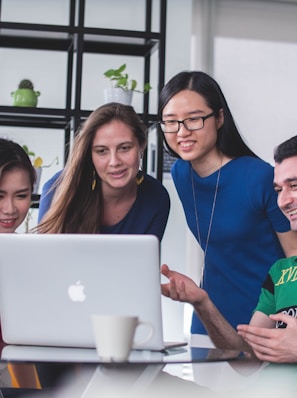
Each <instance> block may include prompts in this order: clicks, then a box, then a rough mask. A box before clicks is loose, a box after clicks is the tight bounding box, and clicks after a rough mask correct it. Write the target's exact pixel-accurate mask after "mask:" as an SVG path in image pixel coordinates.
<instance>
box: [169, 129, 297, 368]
mask: <svg viewBox="0 0 297 398" xmlns="http://www.w3.org/2000/svg"><path fill="white" fill-rule="evenodd" d="M274 160H275V169H274V180H273V185H274V189H275V191H276V192H277V195H278V199H277V203H278V206H279V208H280V209H281V211H282V212H283V214H284V215H285V216H286V217H287V219H288V220H289V222H290V226H291V229H292V231H295V232H296V231H297V210H296V209H297V174H296V170H297V136H295V137H292V138H290V139H288V140H286V141H284V142H283V143H281V144H280V145H279V146H278V147H277V148H276V150H275V152H274ZM296 263H297V251H296V252H295V255H293V256H292V257H287V258H283V259H279V260H277V261H276V262H275V263H274V264H273V265H272V266H271V268H270V270H269V272H268V274H267V276H266V278H265V280H264V282H263V284H262V289H261V293H260V295H259V298H258V303H257V306H256V307H255V309H254V311H253V315H252V317H251V320H250V322H249V324H239V325H237V332H236V330H235V329H234V328H233V327H232V326H231V325H230V324H229V323H228V321H227V320H226V319H225V318H224V317H223V316H222V314H220V312H219V311H218V309H217V307H216V306H215V305H214V303H213V302H212V300H211V299H210V297H209V295H208V294H207V292H206V291H205V290H204V289H201V288H199V287H198V286H197V285H196V284H195V282H194V281H193V280H192V279H191V278H188V277H187V276H186V275H182V274H180V273H178V272H175V271H171V270H170V269H169V268H168V266H167V265H165V264H163V265H162V267H161V273H162V274H163V275H165V276H166V277H167V278H168V279H169V282H168V283H164V284H162V293H163V294H164V295H165V296H167V297H170V298H172V299H173V300H178V301H182V302H187V303H190V304H192V305H193V307H194V309H195V311H196V313H197V314H198V316H199V317H200V319H201V320H202V321H203V323H204V325H205V327H206V328H207V331H208V333H209V335H210V336H211V338H212V341H213V342H214V344H215V345H216V347H219V348H223V349H233V350H238V351H242V352H245V353H246V354H247V355H248V357H251V358H254V357H255V356H256V357H257V358H258V359H259V360H261V361H268V362H277V363H297V339H296V334H297V289H296V287H297V277H296V272H297V266H296Z"/></svg>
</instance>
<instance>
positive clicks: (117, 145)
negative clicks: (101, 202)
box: [92, 120, 143, 192]
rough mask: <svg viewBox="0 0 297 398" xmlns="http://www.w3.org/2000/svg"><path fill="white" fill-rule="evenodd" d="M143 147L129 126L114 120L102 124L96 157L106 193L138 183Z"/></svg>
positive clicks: (97, 139)
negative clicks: (136, 179) (137, 177)
mask: <svg viewBox="0 0 297 398" xmlns="http://www.w3.org/2000/svg"><path fill="white" fill-rule="evenodd" d="M142 151H143V149H142V148H141V147H140V145H139V143H138V140H137V138H136V137H135V135H134V133H133V131H132V130H131V128H130V127H129V126H127V125H126V124H125V123H123V122H121V121H119V120H113V121H111V122H110V123H108V124H105V125H104V126H102V127H100V128H99V129H98V130H97V131H96V134H95V136H94V140H93V143H92V160H93V164H94V167H95V169H96V172H97V174H98V176H99V177H100V179H101V180H102V189H103V192H106V190H110V189H112V190H119V189H126V188H129V187H130V186H131V185H135V184H136V182H135V177H136V175H137V173H138V170H139V163H140V159H141V154H142Z"/></svg>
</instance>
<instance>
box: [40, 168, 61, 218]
mask: <svg viewBox="0 0 297 398" xmlns="http://www.w3.org/2000/svg"><path fill="white" fill-rule="evenodd" d="M61 173H62V170H60V171H58V172H57V173H56V174H55V175H54V176H53V177H52V178H51V179H49V180H48V181H47V182H46V183H45V184H44V185H43V187H42V192H41V196H40V201H39V211H38V223H40V221H41V220H42V218H43V216H44V215H45V213H46V212H47V211H48V209H49V208H50V205H51V203H52V199H53V196H54V193H55V188H54V184H55V182H56V181H57V179H58V178H59V176H60V175H61Z"/></svg>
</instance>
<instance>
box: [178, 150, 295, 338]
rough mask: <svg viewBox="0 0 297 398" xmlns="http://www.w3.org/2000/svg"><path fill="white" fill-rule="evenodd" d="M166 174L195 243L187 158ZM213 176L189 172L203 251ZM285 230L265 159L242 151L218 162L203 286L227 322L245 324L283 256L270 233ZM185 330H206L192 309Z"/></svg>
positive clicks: (286, 229) (212, 191)
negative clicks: (277, 261)
mask: <svg viewBox="0 0 297 398" xmlns="http://www.w3.org/2000/svg"><path fill="white" fill-rule="evenodd" d="M172 177H173V180H174V183H175V187H176V189H177V192H178V195H179V198H180V200H181V202H182V205H183V208H184V212H185V216H186V219H187V224H188V226H189V228H190V230H191V231H192V233H193V234H194V236H195V238H196V239H197V241H198V242H199V238H198V233H197V222H196V217H195V208H194V199H193V192H192V183H191V165H190V163H189V162H187V161H184V160H181V159H179V160H177V161H176V162H175V164H174V165H173V167H172ZM217 177H218V171H216V172H215V173H213V174H211V175H209V176H207V177H203V178H201V177H199V175H197V174H196V173H195V172H193V183H194V187H195V188H194V189H195V196H196V208H197V213H198V221H199V230H200V236H201V246H202V248H203V250H204V249H205V245H206V240H207V234H208V228H209V222H210V215H211V212H212V205H213V199H214V193H215V188H216V183H217ZM289 230H290V224H289V221H288V220H287V219H286V217H285V216H284V215H283V214H282V212H281V211H280V209H279V208H278V206H277V194H276V192H275V191H274V189H273V167H272V166H271V165H270V164H268V163H266V162H264V161H263V160H261V159H258V158H253V157H249V156H244V157H241V158H238V159H234V160H231V161H230V162H229V163H227V164H226V165H224V166H223V167H222V169H221V175H220V180H219V185H218V191H217V198H216V203H215V209H214V214H213V221H212V226H211V231H210V236H209V241H208V247H207V252H206V258H205V268H204V279H203V288H204V289H205V290H206V291H207V292H208V294H209V297H210V298H211V300H212V301H213V302H214V304H215V305H216V307H217V308H218V309H219V311H220V312H221V313H222V314H223V316H224V317H225V318H226V319H227V320H228V321H229V323H230V324H231V325H232V326H233V327H236V325H237V324H239V323H249V321H250V318H251V315H252V312H253V310H254V308H255V307H256V304H257V301H258V298H259V295H260V291H261V286H262V283H263V281H264V279H265V277H266V275H267V273H268V270H269V269H270V267H271V266H272V264H273V263H274V262H275V261H276V260H278V259H279V258H282V257H285V255H284V252H283V250H282V248H281V245H280V243H279V241H278V238H277V235H276V233H275V232H286V231H289ZM191 332H192V333H197V334H207V333H206V331H205V328H204V326H203V325H202V323H201V321H200V320H199V318H198V317H197V315H196V314H195V313H194V314H193V318H192V326H191Z"/></svg>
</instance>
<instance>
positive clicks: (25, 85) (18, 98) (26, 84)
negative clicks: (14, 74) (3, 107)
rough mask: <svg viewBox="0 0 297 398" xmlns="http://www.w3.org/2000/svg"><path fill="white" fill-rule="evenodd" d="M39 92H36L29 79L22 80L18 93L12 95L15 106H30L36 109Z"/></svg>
mask: <svg viewBox="0 0 297 398" xmlns="http://www.w3.org/2000/svg"><path fill="white" fill-rule="evenodd" d="M39 95H40V92H39V91H34V87H33V84H32V82H31V81H30V80H28V79H23V80H21V82H20V84H19V87H18V89H17V90H16V91H14V92H12V93H11V96H12V98H13V105H14V106H29V107H33V108H35V107H36V106H37V101H38V97H39Z"/></svg>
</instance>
